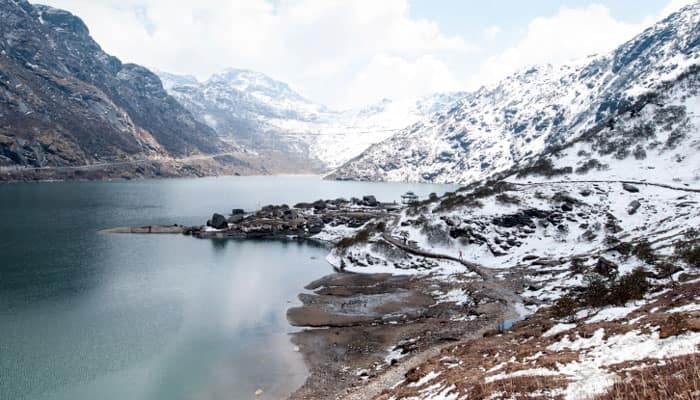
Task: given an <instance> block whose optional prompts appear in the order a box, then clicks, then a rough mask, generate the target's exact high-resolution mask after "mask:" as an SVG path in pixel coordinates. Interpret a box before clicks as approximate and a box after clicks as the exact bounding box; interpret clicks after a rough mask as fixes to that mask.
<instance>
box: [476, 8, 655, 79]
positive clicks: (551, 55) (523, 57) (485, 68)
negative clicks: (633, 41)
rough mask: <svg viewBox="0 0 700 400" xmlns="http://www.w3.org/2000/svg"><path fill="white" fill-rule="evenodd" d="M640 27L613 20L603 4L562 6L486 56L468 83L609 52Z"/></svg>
mask: <svg viewBox="0 0 700 400" xmlns="http://www.w3.org/2000/svg"><path fill="white" fill-rule="evenodd" d="M642 28H643V25H635V24H628V23H625V22H621V21H618V20H616V19H615V18H613V17H612V16H611V15H610V12H609V10H608V8H607V7H605V6H602V5H597V4H594V5H590V6H588V7H585V8H561V9H560V10H559V12H558V13H557V14H556V15H554V16H552V17H539V18H535V19H534V20H532V21H531V22H530V24H529V25H528V28H527V33H526V34H525V36H524V37H523V38H522V39H521V40H520V41H519V42H518V43H517V44H516V45H515V46H513V47H510V48H508V49H506V50H505V51H503V52H502V53H500V54H499V55H497V56H493V57H490V58H489V59H487V60H486V62H485V63H484V64H483V65H482V67H481V68H480V70H479V73H478V74H477V75H476V76H475V77H474V78H473V79H472V81H471V82H470V83H471V86H472V87H475V86H478V85H480V84H483V83H492V82H494V81H497V80H498V79H501V78H503V77H504V76H506V75H508V74H510V73H512V72H515V71H516V70H518V69H521V68H524V67H526V66H530V65H533V64H547V63H551V64H559V63H565V62H568V61H570V60H572V59H574V58H579V57H584V56H587V55H590V54H595V53H601V52H606V51H610V50H612V49H614V48H615V47H617V46H618V45H620V44H621V43H623V42H624V41H626V40H628V39H630V38H632V37H633V36H634V35H635V34H637V33H639V32H641V30H642Z"/></svg>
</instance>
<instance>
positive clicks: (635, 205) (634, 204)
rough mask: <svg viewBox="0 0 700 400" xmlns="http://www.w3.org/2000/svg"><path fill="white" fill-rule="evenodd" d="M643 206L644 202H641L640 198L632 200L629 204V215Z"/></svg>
mask: <svg viewBox="0 0 700 400" xmlns="http://www.w3.org/2000/svg"><path fill="white" fill-rule="evenodd" d="M641 206H642V203H640V202H639V200H632V202H631V203H630V204H629V205H628V206H627V214H629V215H634V214H636V213H637V210H639V207H641Z"/></svg>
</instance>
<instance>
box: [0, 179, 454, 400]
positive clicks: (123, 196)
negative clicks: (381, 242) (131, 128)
mask: <svg viewBox="0 0 700 400" xmlns="http://www.w3.org/2000/svg"><path fill="white" fill-rule="evenodd" d="M416 186H417V185H381V184H355V183H340V182H323V181H320V180H318V179H316V178H309V177H289V178H282V177H266V178H260V177H258V178H221V179H202V180H170V181H143V182H115V183H106V182H71V183H57V184H43V183H42V184H17V185H0V220H1V221H3V229H2V230H0V251H2V261H3V262H2V264H1V265H0V327H2V332H0V355H1V356H0V399H32V400H33V399H40V400H41V399H71V400H75V399H78V400H79V399H95V398H100V399H115V400H116V399H120V400H121V399H136V400H138V399H144V400H150V399H168V400H170V399H207V400H209V399H220V398H221V399H223V398H225V399H239V398H251V397H252V394H253V393H254V392H255V390H256V389H258V388H262V389H263V390H264V391H265V395H264V397H263V398H279V397H283V396H284V394H286V393H288V392H289V391H291V390H292V389H293V388H294V387H296V386H298V385H300V384H301V382H302V380H303V379H304V375H305V371H304V368H303V365H302V361H301V357H300V356H299V354H297V353H295V352H294V351H293V348H292V346H291V344H290V342H289V338H288V335H287V333H288V332H289V330H290V327H289V326H288V324H287V321H286V317H285V311H286V309H287V308H288V307H289V306H290V305H291V304H296V303H297V299H296V295H297V294H298V292H299V291H300V290H301V288H303V286H304V285H305V284H307V283H308V282H309V281H311V280H313V279H316V278H318V277H320V276H322V275H324V274H326V273H328V272H329V267H328V265H327V264H326V262H325V261H324V258H325V255H326V250H325V249H324V248H323V247H317V246H313V245H310V244H308V243H296V242H282V241H235V240H197V239H194V238H191V237H185V236H177V235H176V236H167V235H166V236H157V235H145V236H135V235H107V234H98V233H97V231H99V230H100V229H104V228H109V227H113V226H122V225H139V224H157V223H173V222H179V223H184V224H198V223H201V222H202V221H204V220H206V218H207V217H208V216H209V215H210V213H211V212H212V211H214V210H216V211H222V212H226V211H228V210H230V209H231V208H245V209H252V208H255V207H256V206H257V205H258V203H262V204H267V203H278V204H279V203H288V204H294V203H296V202H298V201H302V200H309V198H311V199H314V198H335V197H340V196H342V197H351V196H354V195H358V194H369V193H372V194H375V195H377V197H378V198H379V199H382V200H391V199H393V198H395V197H397V196H398V195H400V194H401V193H403V192H404V191H406V190H414V191H416V192H418V193H420V190H421V189H422V190H423V191H426V194H427V192H428V191H439V189H436V188H435V187H420V188H417V187H416ZM409 188H410V189H409ZM444 189H445V188H443V191H444ZM203 193H206V194H207V195H206V196H203V195H202V194H203Z"/></svg>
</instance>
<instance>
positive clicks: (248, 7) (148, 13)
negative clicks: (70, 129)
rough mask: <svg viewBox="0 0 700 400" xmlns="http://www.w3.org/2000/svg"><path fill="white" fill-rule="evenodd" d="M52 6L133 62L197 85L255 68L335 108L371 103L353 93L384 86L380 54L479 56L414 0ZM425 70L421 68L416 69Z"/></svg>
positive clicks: (127, 0) (133, 1) (62, 1)
mask: <svg viewBox="0 0 700 400" xmlns="http://www.w3.org/2000/svg"><path fill="white" fill-rule="evenodd" d="M45 2H46V3H48V4H51V5H54V6H57V7H61V8H67V9H69V10H71V11H73V12H75V13H76V14H78V15H79V16H80V17H82V18H83V19H84V20H85V21H86V23H87V24H88V26H89V27H90V29H91V32H92V34H93V36H94V37H95V39H96V40H97V41H98V42H99V43H100V44H101V45H103V47H104V48H105V49H106V50H107V51H108V52H110V53H113V54H115V55H117V56H118V57H120V58H122V59H124V60H126V61H132V62H137V63H140V64H144V65H147V66H152V67H156V68H159V69H162V70H165V71H171V72H175V73H183V74H193V75H196V76H197V77H199V78H206V77H208V76H209V75H210V74H212V73H214V72H217V71H220V70H222V69H224V68H227V67H238V68H250V69H254V70H258V71H261V72H264V73H267V74H270V75H271V76H273V77H275V78H277V79H281V80H285V81H288V82H290V83H292V84H293V85H294V86H295V87H297V88H299V89H300V90H302V91H303V92H304V94H305V95H307V96H309V97H311V98H313V99H315V100H317V101H322V102H328V103H332V104H336V105H338V103H343V102H345V101H346V100H347V99H350V98H368V97H369V96H368V95H366V94H361V95H360V94H359V93H358V91H357V89H354V88H353V95H352V96H350V95H349V86H348V85H349V84H350V83H351V82H354V81H356V80H357V79H358V75H357V74H359V73H362V74H364V75H363V76H364V77H365V78H366V79H367V80H368V81H369V80H375V81H377V80H378V78H377V77H372V76H370V75H371V74H372V73H373V71H376V72H377V73H380V72H379V71H380V69H377V68H376V67H375V66H373V63H375V62H376V61H375V60H376V59H377V57H378V55H387V56H389V57H394V58H402V59H404V60H421V59H423V58H424V57H429V58H434V59H435V60H439V59H441V58H443V57H448V56H449V55H451V54H468V53H469V52H473V51H475V48H474V47H473V46H472V45H469V44H467V43H466V42H465V41H464V40H463V39H462V38H461V37H459V36H450V35H446V34H444V33H443V32H441V30H440V28H439V27H438V25H437V24H436V23H435V22H434V21H430V20H426V19H417V18H412V17H411V16H410V15H409V8H408V3H407V0H382V1H372V0H338V1H326V0H280V1H279V2H277V3H276V5H273V3H272V2H269V1H267V0H232V1H223V0H198V1H197V2H192V1H189V0H45ZM407 62H408V61H407ZM435 64H437V63H435ZM425 65H426V63H425V62H424V61H421V62H419V63H418V64H416V66H415V67H416V68H425ZM381 73H383V72H381ZM329 81H332V82H333V84H332V85H330V84H329ZM414 83H415V84H416V86H417V87H416V88H414V89H415V90H407V91H409V92H411V91H412V92H420V91H422V89H420V88H422V87H423V86H424V85H423V84H422V82H413V81H407V82H404V85H406V86H411V85H414ZM418 87H420V88H418ZM404 89H405V88H403V87H402V88H401V90H398V88H397V91H391V90H388V91H387V92H386V93H384V94H383V96H382V97H395V96H397V95H398V94H399V93H398V92H404V91H406V90H404ZM409 89H410V88H409ZM419 89H420V90H419ZM372 91H373V92H376V88H372Z"/></svg>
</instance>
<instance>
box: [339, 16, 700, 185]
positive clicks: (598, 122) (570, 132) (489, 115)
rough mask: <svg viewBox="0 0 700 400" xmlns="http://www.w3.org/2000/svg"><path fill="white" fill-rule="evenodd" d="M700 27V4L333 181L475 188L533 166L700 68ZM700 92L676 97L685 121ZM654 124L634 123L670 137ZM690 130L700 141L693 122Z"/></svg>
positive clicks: (352, 165)
mask: <svg viewBox="0 0 700 400" xmlns="http://www.w3.org/2000/svg"><path fill="white" fill-rule="evenodd" d="M699 22H700V4H693V5H690V6H687V7H685V8H684V9H682V10H681V11H679V12H678V13H675V14H672V15H671V16H669V17H668V18H666V19H664V20H663V21H661V22H659V23H657V24H656V25H654V26H653V27H651V28H649V29H647V30H646V31H644V32H643V33H641V34H640V35H638V36H637V37H635V38H634V39H632V40H630V41H629V42H627V43H625V44H623V45H622V46H620V47H619V48H617V49H616V50H615V51H613V52H611V53H610V54H603V55H599V56H593V57H589V58H586V59H583V60H578V61H576V62H574V63H571V64H570V65H564V66H551V65H547V66H538V67H533V68H530V69H527V70H524V71H521V72H519V73H516V74H514V75H512V76H510V77H508V78H506V79H504V80H503V81H501V82H499V83H498V84H496V85H493V86H490V87H484V88H481V89H480V90H478V91H476V92H473V93H470V94H468V95H467V96H465V97H464V98H463V99H462V100H461V101H460V102H459V103H458V104H456V105H455V106H454V107H451V108H449V109H448V110H446V111H443V112H441V113H438V114H435V115H432V116H431V117H430V118H427V119H425V120H423V121H421V122H418V123H416V124H415V125H413V126H411V127H409V128H407V129H405V130H403V131H401V132H399V133H397V134H396V135H394V136H392V137H391V138H389V139H388V140H386V141H384V142H382V143H379V144H376V145H374V146H372V147H371V148H370V149H368V150H367V151H366V152H364V153H363V154H362V155H361V156H359V157H357V158H356V159H353V160H351V161H350V162H348V163H347V164H345V165H344V166H342V167H341V168H339V169H338V170H337V171H336V172H335V173H333V174H332V175H330V177H331V178H336V179H358V180H386V181H424V182H461V183H469V182H474V181H478V180H482V179H484V178H486V177H489V176H492V175H493V174H495V173H498V172H503V171H506V170H508V169H510V168H512V167H514V166H517V165H518V164H520V165H523V164H527V163H529V162H532V161H533V160H534V159H535V158H537V156H539V155H540V154H541V153H543V152H545V151H549V150H550V149H552V148H555V147H559V146H561V145H563V144H566V143H569V142H571V141H572V140H574V139H575V138H577V137H579V136H581V135H582V134H584V133H586V132H589V131H590V130H595V129H597V128H599V127H600V126H602V125H605V124H610V123H611V122H610V120H611V119H613V120H614V119H615V118H619V117H621V116H622V114H624V113H625V112H627V111H628V110H629V109H630V107H632V106H633V105H634V104H635V103H637V102H638V101H639V100H640V99H644V98H645V97H646V96H648V94H649V93H657V94H660V95H661V94H664V93H665V92H667V91H668V89H669V87H670V86H671V87H676V84H675V83H674V82H675V80H676V78H677V77H679V76H681V75H682V74H684V73H685V72H686V71H688V70H689V69H691V67H692V66H695V65H697V64H698V63H699V61H698V60H699V59H698V56H699V52H698V44H699V43H700V27H699V25H698V24H699ZM680 90H683V89H680ZM694 93H695V91H694V90H692V89H691V90H687V91H685V92H684V93H680V94H679V95H678V96H680V98H682V97H683V96H684V95H688V96H690V97H692V98H690V97H689V98H686V99H684V100H682V101H683V102H684V104H678V105H679V106H680V107H685V114H687V115H691V114H692V113H693V112H694V109H693V107H694V104H695V103H696V100H693V99H696V96H695V94H694ZM653 118H654V113H653V112H648V113H647V114H645V115H642V116H641V117H640V118H638V119H637V120H636V122H634V123H640V124H648V125H649V126H651V129H654V130H655V131H658V130H663V129H664V128H663V123H662V122H659V121H654V120H653ZM691 119H692V118H691ZM683 129H685V130H686V131H687V132H688V133H689V134H695V136H696V137H697V133H696V132H697V129H696V125H695V121H692V122H691V123H689V124H688V125H687V126H686V127H684V128H683ZM614 133H616V134H621V133H620V131H614Z"/></svg>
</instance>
